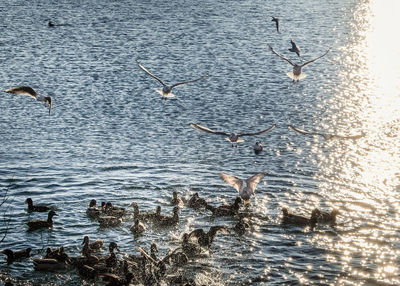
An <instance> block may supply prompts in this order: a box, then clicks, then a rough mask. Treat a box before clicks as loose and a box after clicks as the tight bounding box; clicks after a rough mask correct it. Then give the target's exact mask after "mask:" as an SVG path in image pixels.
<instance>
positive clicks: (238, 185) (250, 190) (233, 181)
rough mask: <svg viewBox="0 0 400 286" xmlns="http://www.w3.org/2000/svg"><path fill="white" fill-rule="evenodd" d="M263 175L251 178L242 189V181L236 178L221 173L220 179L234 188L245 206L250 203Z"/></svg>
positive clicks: (259, 174)
mask: <svg viewBox="0 0 400 286" xmlns="http://www.w3.org/2000/svg"><path fill="white" fill-rule="evenodd" d="M265 175H266V174H265V173H258V174H255V175H254V176H251V177H250V178H248V179H247V180H246V187H244V184H243V180H242V179H239V178H238V177H235V176H232V175H228V174H224V173H221V174H220V176H221V178H222V179H223V180H224V181H225V183H227V184H228V185H231V186H232V187H234V188H235V189H236V190H237V191H238V192H239V196H240V198H241V199H242V200H243V202H244V203H245V204H249V203H250V199H251V197H252V196H253V195H254V192H255V190H256V187H257V184H258V183H259V182H261V180H262V179H263V178H264V177H265Z"/></svg>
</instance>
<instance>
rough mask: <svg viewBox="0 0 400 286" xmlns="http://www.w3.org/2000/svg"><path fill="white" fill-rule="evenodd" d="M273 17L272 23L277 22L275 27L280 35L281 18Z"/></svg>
mask: <svg viewBox="0 0 400 286" xmlns="http://www.w3.org/2000/svg"><path fill="white" fill-rule="evenodd" d="M271 17H272V20H271V21H272V22H275V26H276V31H277V32H278V34H280V32H279V22H280V21H281V19H279V18H277V17H274V16H271Z"/></svg>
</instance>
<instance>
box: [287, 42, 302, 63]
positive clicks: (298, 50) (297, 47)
mask: <svg viewBox="0 0 400 286" xmlns="http://www.w3.org/2000/svg"><path fill="white" fill-rule="evenodd" d="M290 43H291V44H292V47H291V48H290V49H289V51H291V52H293V53H296V54H297V55H298V56H299V58H300V59H301V56H300V53H301V50H300V48H299V46H297V45H296V43H295V42H293V40H290Z"/></svg>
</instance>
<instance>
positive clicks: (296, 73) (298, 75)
mask: <svg viewBox="0 0 400 286" xmlns="http://www.w3.org/2000/svg"><path fill="white" fill-rule="evenodd" d="M268 48H269V49H270V50H271V51H272V52H273V53H274V54H275V55H277V56H278V57H280V58H281V59H283V60H285V61H287V62H288V63H289V64H291V65H292V66H293V72H288V73H286V74H287V76H288V77H290V78H291V79H292V80H293V81H299V80H301V79H303V78H305V77H306V76H307V75H306V74H304V73H302V72H301V69H302V68H303V67H305V66H306V65H309V64H311V63H313V62H315V61H316V60H318V59H320V58H322V57H323V56H325V55H326V54H327V53H328V52H329V51H330V50H331V49H330V48H329V49H328V50H327V51H326V52H325V53H324V54H323V55H321V56H319V57H317V58H315V59H313V60H311V61H308V62H305V63H302V64H300V65H298V64H294V63H293V62H292V61H290V60H289V59H287V58H285V57H284V56H282V55H280V54H278V53H277V52H276V51H275V50H274V49H273V48H272V47H271V46H270V45H268Z"/></svg>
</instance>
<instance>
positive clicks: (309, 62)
mask: <svg viewBox="0 0 400 286" xmlns="http://www.w3.org/2000/svg"><path fill="white" fill-rule="evenodd" d="M330 50H331V48H329V49H328V50H327V51H326V52H325V53H324V54H323V55H321V56H319V57H318V58H315V59H313V60H311V61H308V62H305V63H304V64H302V65H301V67H304V66H306V65H308V64H311V63H313V62H315V61H316V60H318V59H320V58H322V57H323V56H325V55H326V54H327V53H329V51H330Z"/></svg>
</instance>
